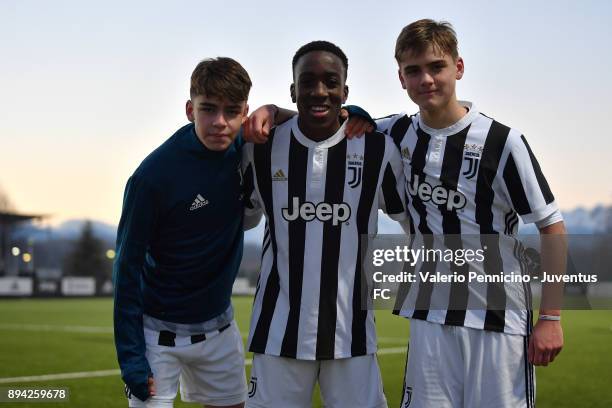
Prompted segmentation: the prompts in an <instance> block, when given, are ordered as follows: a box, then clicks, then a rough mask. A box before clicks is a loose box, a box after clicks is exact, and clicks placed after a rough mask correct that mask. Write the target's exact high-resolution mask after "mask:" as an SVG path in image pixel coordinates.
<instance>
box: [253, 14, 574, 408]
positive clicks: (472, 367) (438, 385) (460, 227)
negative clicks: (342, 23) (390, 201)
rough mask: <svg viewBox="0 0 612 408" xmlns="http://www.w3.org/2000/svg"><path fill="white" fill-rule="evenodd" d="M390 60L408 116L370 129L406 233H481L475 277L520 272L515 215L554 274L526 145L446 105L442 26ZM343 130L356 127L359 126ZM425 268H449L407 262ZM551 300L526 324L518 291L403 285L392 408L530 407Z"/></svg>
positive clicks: (553, 345) (559, 253) (561, 249)
mask: <svg viewBox="0 0 612 408" xmlns="http://www.w3.org/2000/svg"><path fill="white" fill-rule="evenodd" d="M395 57H396V60H397V62H398V66H399V71H398V73H399V79H400V82H401V84H402V87H403V88H404V89H406V91H407V92H408V95H409V96H410V98H411V100H412V101H413V102H414V103H416V104H417V105H418V106H419V112H418V113H417V114H416V115H412V116H409V115H405V114H399V115H391V116H389V117H386V118H382V119H380V120H378V121H377V126H378V129H379V130H381V131H383V133H385V134H387V135H390V136H391V137H392V139H393V141H394V143H395V144H396V146H397V147H398V148H399V149H400V150H401V154H402V160H403V165H404V173H405V177H406V181H407V193H408V198H407V204H408V210H409V216H410V218H411V221H412V223H411V226H412V228H413V230H412V231H411V232H412V233H413V234H415V235H417V234H423V236H431V234H434V235H438V236H442V235H444V240H445V243H451V244H452V245H454V248H456V249H461V248H465V247H466V246H468V242H464V241H462V240H461V239H460V240H459V241H458V242H457V240H456V239H453V238H457V237H462V238H463V237H465V236H466V235H468V236H471V237H474V236H476V237H478V236H480V238H479V239H478V242H477V245H481V247H487V244H490V245H491V246H492V248H494V249H495V251H489V252H487V253H486V258H485V259H486V260H485V262H484V265H483V268H482V270H480V271H479V272H480V273H481V274H491V273H499V272H500V271H502V270H505V271H513V270H517V269H513V268H515V267H517V265H518V270H522V269H523V267H522V265H521V263H520V262H517V258H519V257H520V255H518V256H517V255H516V254H515V251H516V244H517V242H516V240H514V235H515V234H516V232H517V229H518V217H519V216H520V217H521V218H522V220H523V221H524V222H525V223H532V222H535V223H536V225H537V226H538V228H539V230H540V234H541V237H542V254H541V258H542V270H544V271H547V272H549V273H551V274H560V273H563V271H564V270H565V258H566V243H565V238H564V236H565V227H564V225H563V221H562V217H561V215H560V213H559V211H558V209H557V205H556V203H555V200H554V197H553V195H552V193H551V191H550V188H549V187H548V184H547V182H546V179H545V178H544V176H543V174H542V172H541V170H540V167H539V165H538V163H537V161H536V159H535V157H534V155H533V153H532V151H531V149H530V148H529V146H528V144H527V141H526V140H525V138H524V137H523V136H522V135H521V134H520V133H519V132H517V131H516V130H514V129H511V128H509V127H506V126H504V125H502V124H501V123H499V122H497V121H495V120H493V119H491V118H488V117H486V116H485V115H483V114H481V113H479V112H478V111H477V109H476V107H475V106H474V104H471V103H469V102H460V101H458V100H457V96H456V92H455V84H456V81H457V80H459V79H461V77H462V76H463V73H464V63H463V59H462V58H461V57H459V54H458V50H457V39H456V36H455V32H454V30H453V29H452V27H451V26H450V24H448V23H438V22H435V21H432V20H428V19H425V20H419V21H416V22H414V23H412V24H410V25H408V26H407V27H405V28H404V30H402V33H401V34H400V36H399V37H398V39H397V44H396V53H395ZM268 110H269V108H268ZM259 114H262V118H260V119H259V121H260V122H262V123H265V122H271V121H272V120H273V119H274V118H273V117H270V118H264V116H265V110H262V108H260V109H258V110H257V111H256V112H254V114H253V115H254V116H257V115H259ZM350 122H355V123H349V124H348V125H354V126H367V123H365V121H364V120H361V119H358V118H352V119H351V121H350ZM358 122H360V123H358ZM263 133H264V134H265V129H264V132H263ZM460 234H461V235H460ZM502 234H503V235H502ZM457 245H460V246H457ZM474 248H477V246H474ZM436 267H438V269H443V270H444V268H446V271H447V272H451V269H452V266H451V265H440V263H438V264H437V265H436V264H435V263H434V264H431V263H430V264H428V265H417V268H420V270H422V271H429V268H432V270H436V269H435V268H436ZM455 271H457V272H459V273H460V274H461V273H465V272H466V271H465V269H462V268H461V267H458V268H457V269H456V270H455ZM417 276H418V275H417ZM561 291H562V288H561V287H560V286H558V285H557V286H553V285H544V287H543V293H542V304H541V308H540V316H539V319H538V321H537V323H536V325H535V326H534V327H532V315H531V299H530V292H529V286H528V285H526V286H521V285H519V286H518V288H517V286H516V285H514V286H513V285H508V284H506V283H502V284H498V283H488V284H484V285H473V284H467V285H461V284H458V285H456V284H453V285H444V284H440V283H430V282H416V283H414V284H413V285H412V286H411V287H410V290H408V291H407V293H403V295H399V296H398V309H399V310H398V311H397V313H399V314H400V315H402V316H405V317H408V318H410V319H411V344H410V354H409V359H408V362H407V367H406V376H405V384H404V394H403V397H402V405H401V406H402V408H404V407H432V406H435V407H485V406H486V407H488V406H508V407H518V406H527V407H531V406H533V404H534V402H535V401H534V399H535V389H534V388H535V384H534V377H533V376H534V370H533V365H534V364H535V365H544V366H545V365H547V364H549V363H550V362H552V361H553V360H554V359H555V357H556V356H557V354H558V353H559V352H560V351H561V348H562V346H563V332H562V329H561V325H560V310H559V307H560V302H559V298H560V292H561ZM400 293H401V292H400ZM547 305H548V306H547Z"/></svg>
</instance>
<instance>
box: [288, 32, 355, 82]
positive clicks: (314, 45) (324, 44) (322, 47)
mask: <svg viewBox="0 0 612 408" xmlns="http://www.w3.org/2000/svg"><path fill="white" fill-rule="evenodd" d="M311 51H327V52H330V53H332V54H334V55H335V56H336V57H338V58H340V61H342V66H343V67H344V79H345V80H346V75H347V73H348V58H346V54H344V52H343V51H342V50H341V49H340V47H338V46H337V45H336V44H333V43H330V42H329V41H312V42H309V43H308V44H305V45H302V46H301V47H300V48H299V49H298V50H297V51H296V52H295V55H294V56H293V61H292V63H291V69H292V71H293V72H294V73H295V66H296V65H297V62H298V60H299V59H300V58H301V57H302V56H304V54H307V53H309V52H311Z"/></svg>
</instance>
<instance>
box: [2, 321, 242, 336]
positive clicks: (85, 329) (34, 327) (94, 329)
mask: <svg viewBox="0 0 612 408" xmlns="http://www.w3.org/2000/svg"><path fill="white" fill-rule="evenodd" d="M1 330H16V331H21V330H23V331H50V332H70V333H113V328H112V327H111V326H61V325H55V324H16V323H14V324H12V323H6V324H0V331H1ZM240 334H241V335H242V337H244V338H246V337H247V336H248V333H245V332H240Z"/></svg>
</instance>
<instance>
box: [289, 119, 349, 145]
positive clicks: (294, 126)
mask: <svg viewBox="0 0 612 408" xmlns="http://www.w3.org/2000/svg"><path fill="white" fill-rule="evenodd" d="M346 122H348V121H346V120H345V121H344V123H343V124H342V125H341V126H340V128H339V129H338V130H337V131H336V133H334V134H333V135H332V136H330V137H328V138H327V139H325V140H321V141H320V142H315V141H314V140H312V139H309V138H307V137H306V136H305V135H304V133H302V131H301V130H300V127H299V126H298V117H297V115H295V116H294V117H293V118H291V130H292V131H293V135H294V136H295V138H296V139H297V141H298V142H300V143H301V144H303V145H304V146H306V147H320V148H324V149H328V148H330V147H332V146H335V145H337V144H338V143H340V142H341V141H342V139H344V137H345V135H344V128H345V127H346Z"/></svg>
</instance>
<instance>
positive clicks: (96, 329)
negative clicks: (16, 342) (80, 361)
mask: <svg viewBox="0 0 612 408" xmlns="http://www.w3.org/2000/svg"><path fill="white" fill-rule="evenodd" d="M0 330H17V331H19V330H24V331H59V332H71V333H112V332H113V328H112V327H109V326H106V327H104V326H60V325H54V324H0Z"/></svg>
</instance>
